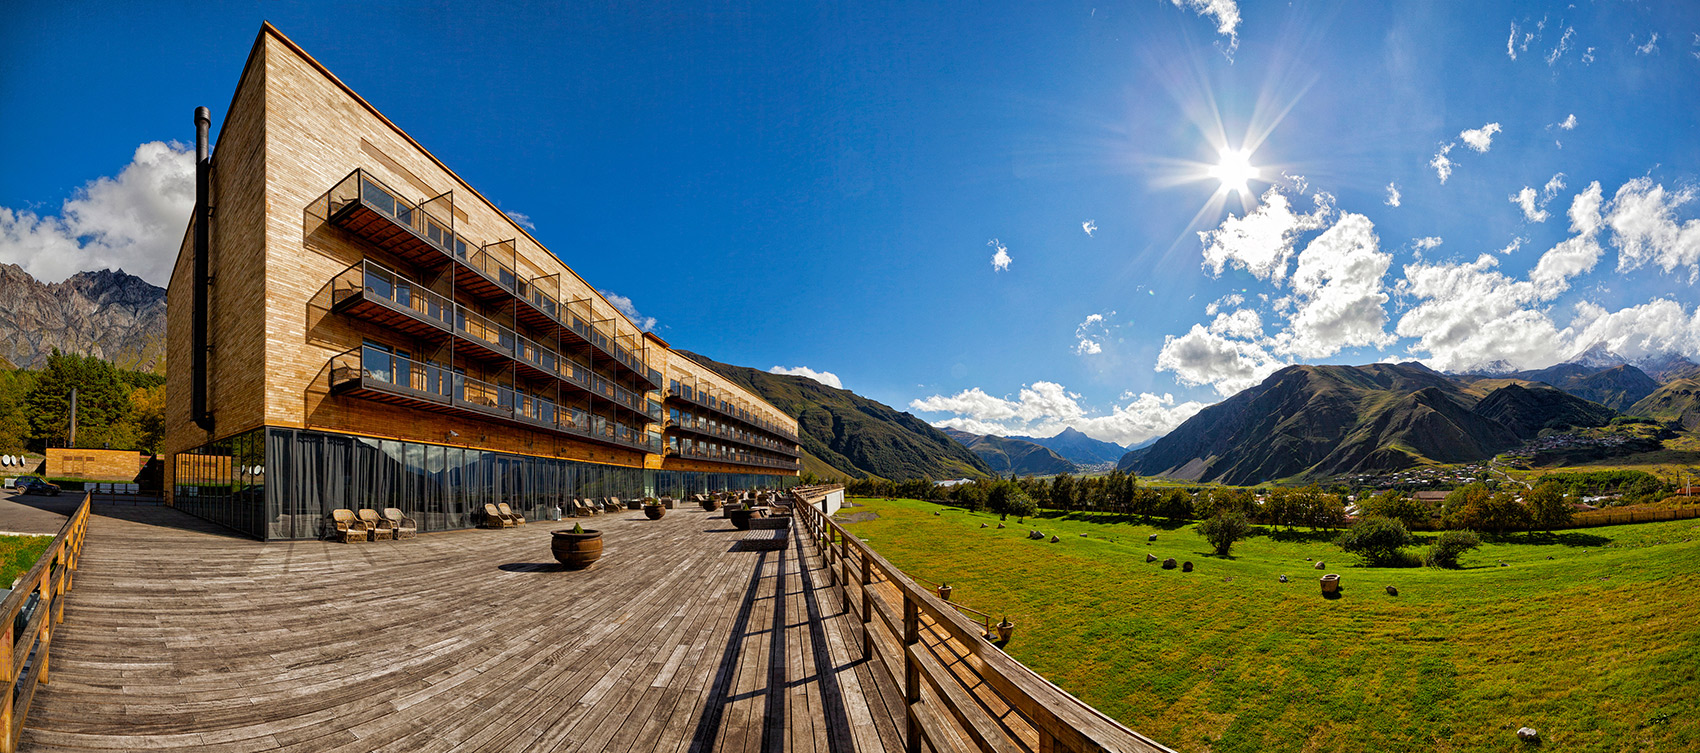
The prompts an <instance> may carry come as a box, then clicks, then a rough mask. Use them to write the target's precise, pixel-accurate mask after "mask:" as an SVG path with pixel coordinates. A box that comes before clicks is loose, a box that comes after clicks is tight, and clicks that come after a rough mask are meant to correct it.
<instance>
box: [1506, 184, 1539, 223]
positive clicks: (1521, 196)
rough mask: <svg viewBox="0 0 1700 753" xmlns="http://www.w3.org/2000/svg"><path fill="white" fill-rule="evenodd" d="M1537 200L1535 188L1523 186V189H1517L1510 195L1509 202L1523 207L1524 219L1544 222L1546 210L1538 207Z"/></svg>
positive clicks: (1537, 195)
mask: <svg viewBox="0 0 1700 753" xmlns="http://www.w3.org/2000/svg"><path fill="white" fill-rule="evenodd" d="M1538 200H1539V194H1538V193H1536V191H1535V189H1533V188H1530V187H1528V186H1524V187H1523V190H1521V191H1518V192H1517V193H1516V194H1515V195H1513V196H1512V197H1511V203H1513V204H1516V205H1517V206H1518V207H1521V208H1522V209H1523V217H1524V218H1525V219H1527V220H1528V221H1530V222H1546V221H1547V213H1546V210H1543V209H1540V208H1539V204H1538Z"/></svg>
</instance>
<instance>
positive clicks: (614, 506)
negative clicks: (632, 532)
mask: <svg viewBox="0 0 1700 753" xmlns="http://www.w3.org/2000/svg"><path fill="white" fill-rule="evenodd" d="M625 507H626V506H625V505H623V504H620V498H619V497H609V498H608V499H607V500H605V501H604V502H603V503H602V509H604V510H607V511H609V512H613V511H615V510H623V509H625Z"/></svg>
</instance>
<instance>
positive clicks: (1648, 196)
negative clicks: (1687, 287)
mask: <svg viewBox="0 0 1700 753" xmlns="http://www.w3.org/2000/svg"><path fill="white" fill-rule="evenodd" d="M1694 197H1695V189H1694V188H1692V187H1691V188H1684V189H1682V190H1680V191H1674V192H1667V191H1666V190H1665V187H1664V186H1663V185H1660V184H1655V183H1653V181H1652V179H1650V178H1636V179H1634V180H1631V181H1629V182H1628V183H1625V184H1623V185H1622V186H1621V187H1619V188H1618V189H1617V196H1615V197H1613V198H1612V201H1611V212H1610V214H1608V215H1606V217H1605V222H1606V224H1608V225H1610V226H1611V230H1612V245H1614V246H1616V247H1617V269H1618V271H1620V272H1626V271H1629V270H1632V269H1635V268H1637V267H1640V266H1641V265H1643V264H1646V263H1649V262H1651V263H1653V264H1655V265H1657V266H1658V267H1659V268H1660V269H1663V270H1664V271H1666V272H1671V271H1674V270H1675V269H1676V268H1677V267H1690V268H1692V269H1695V270H1696V271H1700V220H1689V221H1687V222H1681V223H1679V222H1677V221H1676V218H1675V210H1676V208H1677V207H1680V206H1682V205H1683V204H1687V203H1688V202H1690V201H1693V200H1694Z"/></svg>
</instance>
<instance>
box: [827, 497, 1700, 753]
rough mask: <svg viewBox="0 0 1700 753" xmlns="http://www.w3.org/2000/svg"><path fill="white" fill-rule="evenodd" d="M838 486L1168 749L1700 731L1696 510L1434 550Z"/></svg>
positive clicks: (1014, 647) (968, 596) (1570, 738)
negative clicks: (999, 507) (1401, 553)
mask: <svg viewBox="0 0 1700 753" xmlns="http://www.w3.org/2000/svg"><path fill="white" fill-rule="evenodd" d="M852 502H853V504H855V505H857V507H853V508H847V509H846V510H844V511H843V512H842V513H840V516H841V520H849V519H862V518H867V517H869V516H867V515H866V513H873V514H874V515H876V516H877V517H873V518H872V519H866V520H860V522H855V523H850V524H849V525H848V529H849V530H850V531H851V532H853V533H854V534H855V535H857V536H859V537H861V538H863V539H865V540H867V541H868V542H869V543H870V544H871V545H872V546H873V547H874V549H875V550H876V551H878V552H880V554H882V555H884V556H885V557H886V558H887V559H889V560H890V561H891V562H892V563H893V564H895V565H897V566H898V567H901V568H903V570H904V571H905V572H907V573H909V574H910V575H911V576H913V577H917V578H922V579H926V580H929V581H935V582H946V583H949V584H951V585H952V586H953V587H954V590H955V592H954V595H953V596H952V600H953V601H957V602H961V603H962V604H964V605H966V606H969V607H973V608H975V609H979V610H983V611H987V612H991V613H993V614H994V615H1006V614H1007V615H1008V617H1009V619H1010V620H1011V621H1013V622H1015V623H1016V629H1015V637H1014V639H1013V640H1012V641H1011V642H1010V644H1009V645H1008V646H1007V650H1008V651H1009V652H1010V654H1011V655H1013V656H1014V657H1015V658H1017V659H1019V660H1021V661H1022V662H1024V663H1026V664H1027V665H1028V666H1031V667H1033V668H1034V669H1035V670H1037V671H1039V672H1040V673H1041V674H1043V675H1045V676H1046V677H1047V678H1050V679H1051V680H1052V681H1054V682H1056V683H1057V684H1058V685H1060V686H1062V687H1063V688H1065V689H1067V690H1068V691H1069V692H1071V693H1074V694H1075V695H1076V696H1078V697H1080V698H1081V699H1082V700H1084V701H1086V702H1088V703H1091V704H1092V705H1094V706H1097V707H1098V708H1100V709H1102V710H1103V711H1104V712H1105V713H1108V714H1110V715H1111V716H1113V717H1115V718H1116V719H1118V720H1120V721H1121V722H1122V723H1124V724H1126V725H1127V726H1129V727H1130V728H1132V729H1135V730H1138V731H1140V732H1142V733H1144V734H1147V735H1150V736H1152V737H1154V738H1155V739H1157V740H1159V741H1162V742H1163V743H1165V744H1167V745H1169V746H1170V747H1173V748H1175V749H1177V750H1182V751H1248V752H1249V751H1371V750H1374V751H1406V750H1410V751H1417V750H1422V751H1501V750H1504V751H1511V750H1524V749H1527V747H1526V746H1525V744H1523V743H1521V742H1519V741H1518V740H1517V738H1516V735H1515V731H1516V730H1517V728H1519V727H1522V726H1529V727H1534V728H1536V729H1537V730H1539V731H1540V734H1541V737H1542V741H1543V747H1544V748H1545V749H1548V750H1565V751H1608V750H1609V751H1617V750H1661V751H1674V750H1700V593H1697V590H1700V520H1684V521H1671V522H1664V523H1647V524H1639V525H1627V526H1614V527H1606V528H1592V529H1585V530H1580V531H1568V532H1559V533H1556V534H1540V533H1536V534H1528V535H1525V534H1515V535H1512V536H1509V537H1506V538H1504V539H1501V540H1493V541H1489V542H1487V543H1486V544H1485V545H1484V546H1483V547H1482V548H1481V549H1478V550H1476V551H1473V552H1470V553H1468V554H1466V555H1464V557H1463V558H1462V563H1463V565H1464V567H1463V568H1462V569H1459V570H1439V569H1433V568H1377V567H1367V566H1363V565H1360V564H1358V563H1357V562H1356V560H1355V559H1354V558H1353V557H1351V556H1350V555H1346V554H1345V553H1344V552H1342V551H1341V550H1340V549H1339V548H1338V547H1336V546H1334V544H1333V543H1332V538H1333V534H1331V533H1328V532H1315V533H1312V532H1309V531H1306V530H1303V529H1300V530H1298V531H1293V532H1279V531H1274V532H1272V531H1269V530H1268V529H1266V528H1259V533H1258V534H1257V535H1254V536H1253V537H1252V538H1250V539H1247V540H1245V541H1242V542H1240V543H1239V544H1237V545H1235V547H1234V549H1233V553H1232V555H1231V557H1229V558H1220V557H1215V556H1212V555H1209V554H1208V553H1209V552H1210V547H1209V546H1208V545H1207V544H1206V543H1205V542H1204V540H1203V538H1202V537H1200V536H1199V535H1198V534H1197V533H1195V532H1194V530H1193V524H1191V523H1185V524H1169V523H1166V522H1163V521H1160V520H1159V521H1156V522H1155V524H1142V523H1140V522H1139V521H1138V520H1137V519H1130V518H1127V517H1125V516H1119V515H1109V514H1098V513H1067V514H1065V513H1062V512H1052V511H1047V512H1045V513H1043V514H1042V515H1041V516H1040V517H1036V518H1028V519H1027V520H1026V521H1025V522H1017V520H1016V519H1015V518H1010V519H1009V520H1008V521H1005V524H1006V525H1007V526H1008V528H1005V529H1002V530H999V529H997V528H996V524H997V523H998V516H997V515H995V514H992V513H970V512H967V511H965V510H962V509H960V508H952V507H946V506H942V505H938V504H934V503H929V502H919V501H915V500H881V499H855V500H852ZM935 512H936V513H939V514H938V515H935V514H934V513H935ZM982 523H986V524H988V526H989V527H987V528H980V524H982ZM1032 528H1037V529H1040V530H1042V531H1044V533H1045V534H1046V536H1047V539H1046V540H1045V541H1032V540H1028V539H1026V538H1024V537H1025V534H1026V533H1027V531H1028V530H1029V529H1032ZM1053 534H1055V535H1057V536H1060V537H1061V540H1060V541H1059V542H1057V543H1050V541H1049V539H1048V537H1049V536H1050V535H1053ZM1081 534H1085V536H1084V537H1082V536H1081ZM1151 534H1156V537H1157V538H1156V541H1147V537H1148V536H1149V535H1151ZM1419 536H1420V537H1422V538H1424V539H1426V538H1427V537H1428V535H1423V534H1419ZM1147 553H1150V554H1153V555H1155V556H1156V557H1158V558H1159V560H1161V559H1163V558H1168V557H1173V558H1175V559H1177V560H1181V561H1191V562H1192V563H1193V565H1194V567H1195V570H1194V571H1193V572H1191V573H1183V572H1181V570H1180V569H1178V568H1177V569H1174V570H1164V569H1162V568H1161V567H1159V565H1158V564H1156V563H1151V564H1147V563H1146V561H1145V558H1146V554H1147ZM1306 558H1311V559H1313V560H1321V561H1323V562H1325V563H1326V570H1325V571H1318V570H1315V569H1314V564H1313V562H1310V561H1307V559H1306ZM1502 562H1503V563H1504V565H1503V566H1502V565H1501V564H1500V563H1502ZM1324 572H1327V573H1338V574H1340V576H1341V583H1342V589H1341V593H1340V596H1339V598H1324V597H1323V596H1322V595H1321V592H1320V591H1321V589H1320V587H1319V584H1318V578H1319V577H1320V576H1321V575H1323V574H1324ZM1281 575H1286V576H1288V577H1289V579H1290V582H1288V583H1281V582H1279V576H1281ZM1390 585H1391V586H1396V587H1397V589H1398V591H1399V593H1398V595H1397V596H1392V595H1389V594H1388V593H1387V592H1386V590H1385V587H1386V586H1390Z"/></svg>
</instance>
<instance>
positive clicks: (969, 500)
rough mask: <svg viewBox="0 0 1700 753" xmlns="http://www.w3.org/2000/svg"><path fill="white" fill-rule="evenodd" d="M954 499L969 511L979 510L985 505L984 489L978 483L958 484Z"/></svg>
mask: <svg viewBox="0 0 1700 753" xmlns="http://www.w3.org/2000/svg"><path fill="white" fill-rule="evenodd" d="M956 501H957V502H960V503H961V504H962V506H963V507H966V508H968V511H969V512H979V511H981V510H983V509H985V507H986V489H985V487H983V486H981V485H979V484H958V485H957V487H956Z"/></svg>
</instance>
